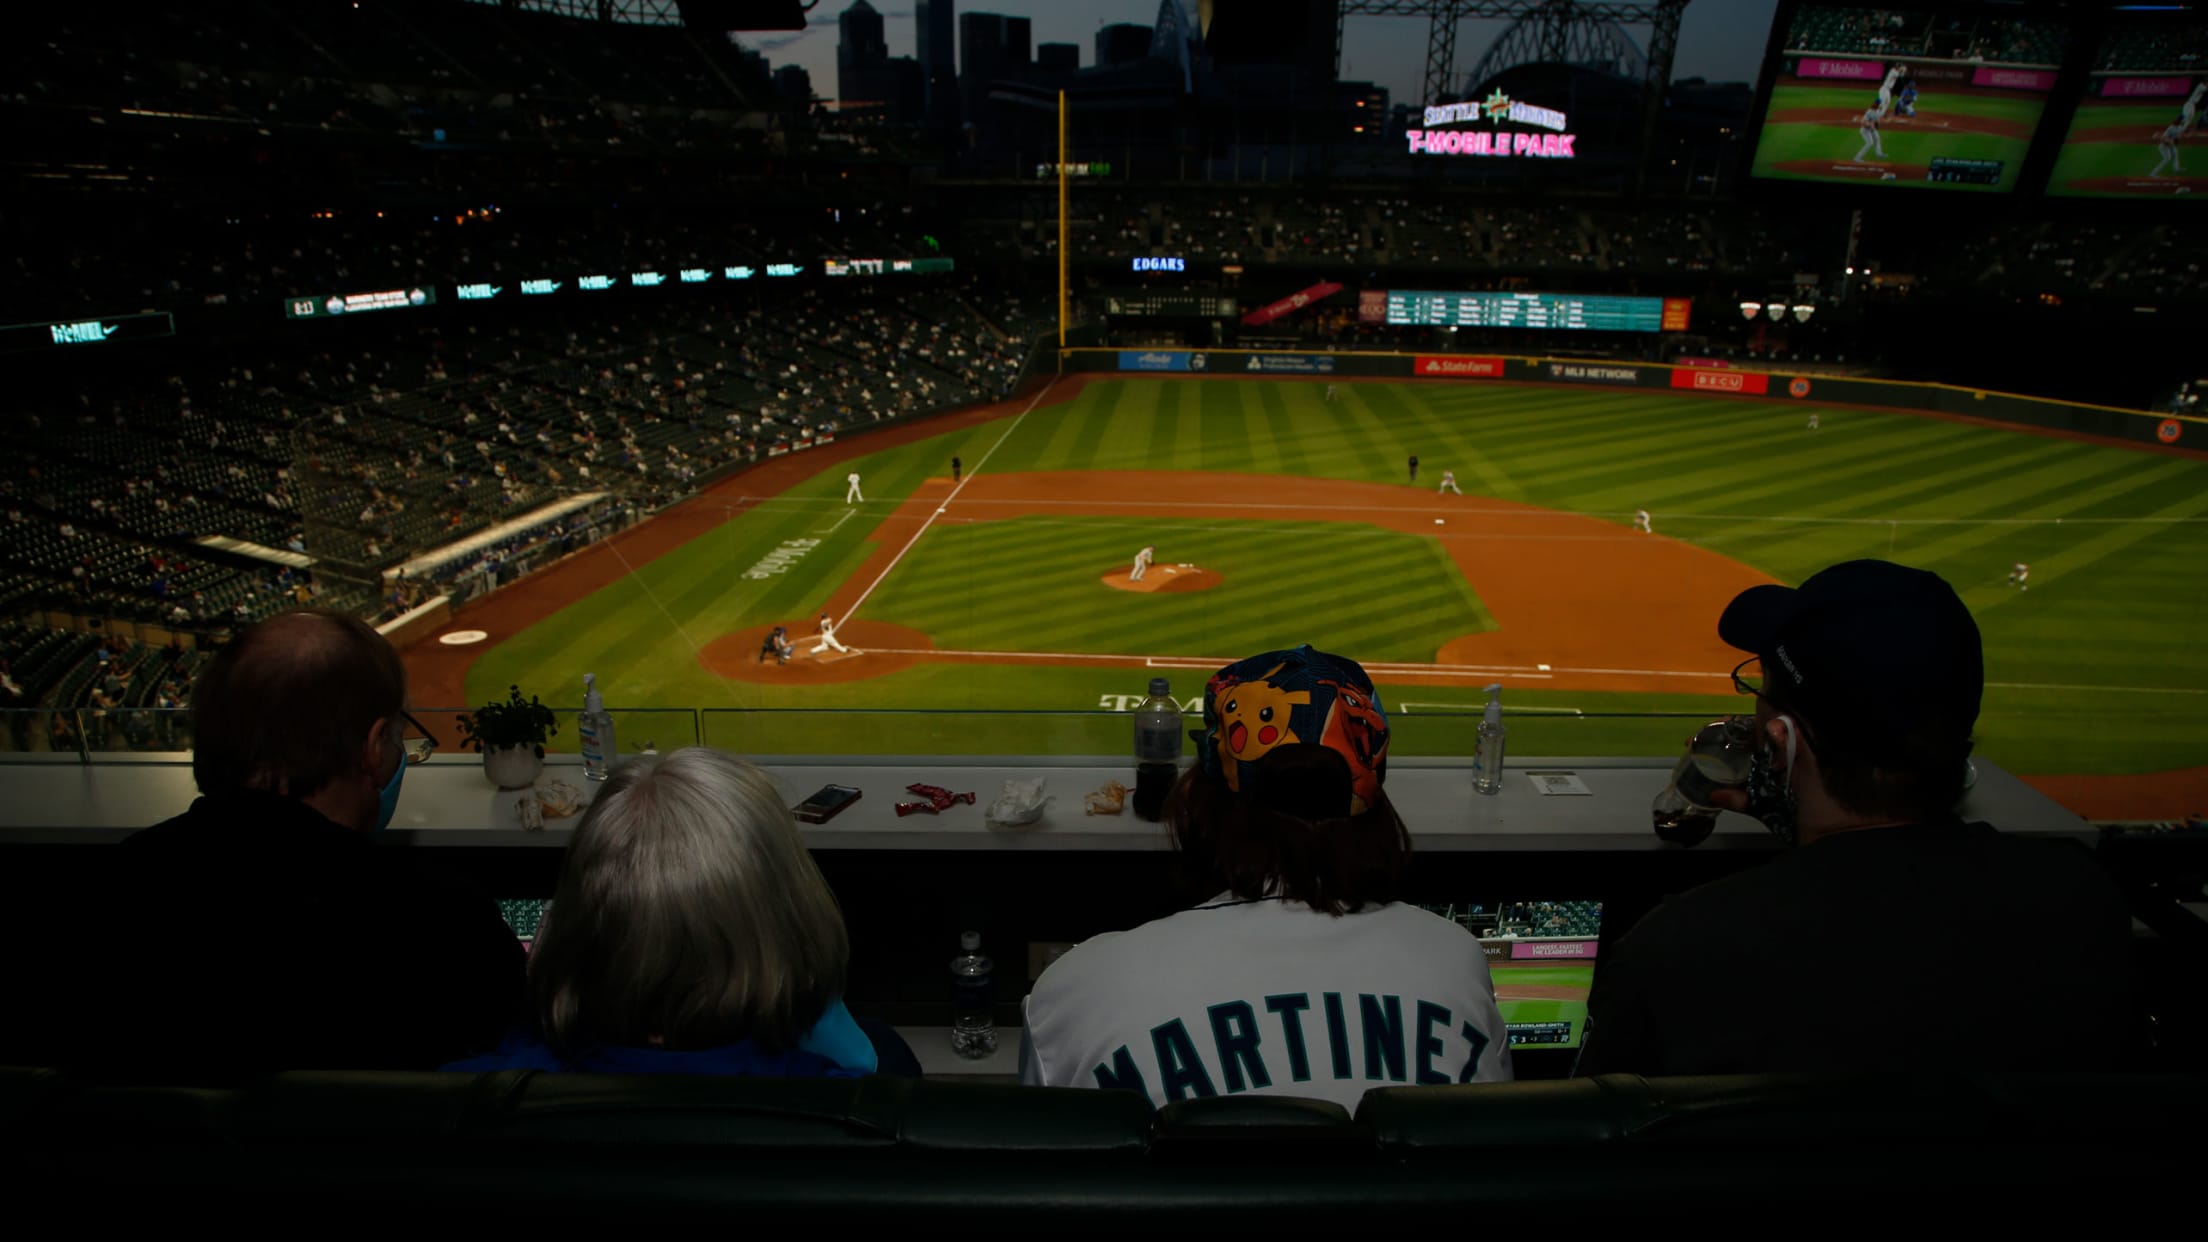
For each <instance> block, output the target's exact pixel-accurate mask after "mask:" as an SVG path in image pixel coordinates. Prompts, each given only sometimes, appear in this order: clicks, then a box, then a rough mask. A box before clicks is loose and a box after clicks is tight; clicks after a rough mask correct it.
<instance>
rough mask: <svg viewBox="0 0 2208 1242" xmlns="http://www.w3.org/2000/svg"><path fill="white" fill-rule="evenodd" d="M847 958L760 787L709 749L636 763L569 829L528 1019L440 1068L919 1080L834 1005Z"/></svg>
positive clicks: (830, 912) (882, 1035)
mask: <svg viewBox="0 0 2208 1242" xmlns="http://www.w3.org/2000/svg"><path fill="white" fill-rule="evenodd" d="M849 953H850V949H849V940H848V939H847V937H846V935H845V933H844V928H843V914H842V912H841V911H840V910H838V909H837V908H836V899H835V895H834V894H832V893H830V892H829V891H828V883H827V881H826V880H825V879H823V878H822V877H821V874H820V868H819V867H818V866H816V865H815V864H814V862H813V859H812V855H810V854H808V853H807V852H806V850H805V840H804V838H803V837H801V836H800V835H798V830H797V821H796V820H795V819H794V818H793V817H792V816H791V814H790V811H789V808H788V807H787V806H785V805H784V803H783V799H782V797H781V795H780V794H779V793H778V792H777V791H776V789H775V787H774V782H773V781H772V780H770V779H769V778H768V777H767V775H766V773H764V772H761V771H760V770H759V769H758V768H755V767H753V766H752V765H750V764H748V763H745V762H743V761H742V760H740V759H737V758H735V757H734V756H732V755H727V754H723V753H721V752H720V751H716V750H708V749H706V748H704V747H696V746H693V747H688V748H685V749H682V750H678V751H675V752H673V753H671V754H668V755H665V756H654V755H645V756H640V757H638V758H636V759H633V760H631V761H629V762H628V763H625V764H623V765H622V766H621V767H620V768H619V769H618V770H616V771H615V772H614V774H613V775H612V777H610V778H609V779H608V780H607V781H606V783H605V785H604V787H603V788H601V789H600V790H599V791H598V794H597V796H596V797H595V798H593V799H592V801H591V804H590V809H589V810H588V811H587V812H585V813H584V815H583V819H582V822H581V823H580V824H578V825H576V828H575V837H574V840H573V841H572V843H570V845H569V846H568V853H567V861H566V863H565V865H564V866H563V867H562V868H561V872H560V882H559V888H558V891H557V893H556V894H555V896H554V897H553V899H552V905H551V907H550V909H549V910H548V912H547V914H546V917H545V921H544V923H543V925H542V926H540V927H539V928H538V930H537V941H536V947H535V949H534V950H533V951H532V953H531V955H530V960H529V994H530V1002H531V1008H532V1009H533V1010H534V1021H533V1023H531V1024H530V1025H528V1026H526V1027H524V1028H522V1029H521V1030H518V1031H516V1032H515V1033H514V1034H512V1035H511V1036H510V1037H509V1038H508V1039H507V1040H506V1042H505V1043H504V1044H503V1045H501V1046H500V1048H499V1050H498V1051H497V1052H496V1053H495V1054H493V1055H490V1056H484V1057H477V1058H474V1059H471V1060H466V1061H460V1062H457V1063H454V1064H452V1065H448V1066H446V1068H447V1069H451V1070H461V1071H481V1070H493V1069H542V1070H576V1071H588V1072H596V1073H616V1074H731V1075H764V1076H772V1077H781V1078H823V1077H826V1078H834V1077H855V1076H859V1075H864V1074H870V1073H873V1072H875V1070H876V1069H877V1067H878V1066H881V1065H882V1064H883V1063H884V1062H888V1063H889V1065H888V1066H886V1067H885V1068H889V1069H890V1070H891V1072H904V1073H906V1074H908V1075H915V1076H916V1075H917V1074H918V1072H919V1066H918V1064H917V1063H916V1062H915V1061H914V1060H913V1059H912V1052H911V1050H910V1049H909V1048H906V1047H905V1046H904V1044H903V1042H902V1041H901V1040H897V1038H896V1036H895V1035H894V1034H893V1033H891V1032H889V1030H888V1028H886V1027H876V1028H874V1029H873V1031H871V1032H870V1031H867V1030H862V1029H861V1028H860V1026H859V1024H858V1023H857V1022H856V1021H855V1020H854V1019H853V1018H852V1017H851V1014H850V1012H849V1011H848V1010H846V1009H845V1008H844V1006H843V1001H842V999H841V997H842V994H843V984H844V971H845V968H846V966H847V963H848V958H849ZM870 1036H871V1037H870ZM877 1042H879V1043H882V1044H884V1045H885V1047H884V1048H883V1052H882V1053H877V1051H876V1045H877ZM884 1054H887V1055H884Z"/></svg>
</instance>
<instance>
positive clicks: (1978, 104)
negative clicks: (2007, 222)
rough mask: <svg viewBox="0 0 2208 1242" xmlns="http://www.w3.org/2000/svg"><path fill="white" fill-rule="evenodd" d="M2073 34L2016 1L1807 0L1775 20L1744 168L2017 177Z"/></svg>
mask: <svg viewBox="0 0 2208 1242" xmlns="http://www.w3.org/2000/svg"><path fill="white" fill-rule="evenodd" d="M2069 41H2070V30H2069V27H2068V25H2067V24H2066V23H2064V22H2063V21H2061V20H2059V19H2055V18H2047V17H2039V16H2032V15H2020V14H2018V13H2016V12H2014V11H2009V12H2001V11H1998V10H1995V11H1986V10H1977V9H1949V8H1926V9H1871V8H1842V7H1838V6H1834V5H1825V4H1802V5H1799V6H1797V7H1796V8H1795V9H1794V10H1793V11H1792V13H1791V14H1790V15H1789V16H1788V17H1786V18H1785V19H1784V20H1782V21H1781V22H1780V23H1779V24H1778V25H1777V26H1776V27H1775V29H1774V37H1773V43H1774V47H1773V56H1772V61H1773V63H1772V66H1771V70H1770V72H1771V75H1772V76H1771V79H1770V82H1771V85H1770V92H1769V97H1768V99H1767V101H1766V103H1765V105H1764V113H1763V126H1762V129H1761V131H1760V133H1759V135H1758V140H1757V143H1756V151H1755V156H1754V159H1753V161H1752V162H1751V165H1750V169H1749V171H1750V173H1751V174H1752V175H1754V176H1756V177H1761V178H1767V179H1771V180H1776V181H1807V182H1828V183H1830V182H1837V183H1843V184H1849V185H1868V186H1881V187H1884V186H1891V187H1895V188H1900V187H1911V188H1916V189H1926V188H1931V189H1944V190H1959V191H1965V192H1975V193H1981V194H1991V193H2004V192H2007V191H2010V190H2014V189H2015V188H2016V184H2017V174H2018V172H2019V170H2020V169H2021V168H2022V166H2023V163H2024V155H2025V152H2026V151H2028V150H2029V149H2030V148H2031V145H2032V136H2033V134H2034V133H2035V132H2036V131H2037V130H2038V128H2039V123H2040V117H2041V115H2042V114H2043V113H2044V112H2045V111H2046V108H2047V100H2048V96H2049V94H2050V92H2052V91H2053V90H2054V88H2055V84H2056V77H2057V74H2058V73H2059V71H2060V69H2061V66H2062V61H2063V57H2064V55H2066V53H2067V51H2068V47H2069Z"/></svg>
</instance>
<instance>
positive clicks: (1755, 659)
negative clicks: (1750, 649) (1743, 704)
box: [1733, 656, 1763, 699]
mask: <svg viewBox="0 0 2208 1242" xmlns="http://www.w3.org/2000/svg"><path fill="white" fill-rule="evenodd" d="M1733 691H1734V693H1736V694H1746V695H1752V696H1754V697H1756V698H1759V699H1760V698H1762V697H1763V659H1762V657H1760V656H1749V657H1748V658H1747V659H1745V660H1742V661H1741V662H1740V663H1739V664H1737V665H1735V666H1734V667H1733Z"/></svg>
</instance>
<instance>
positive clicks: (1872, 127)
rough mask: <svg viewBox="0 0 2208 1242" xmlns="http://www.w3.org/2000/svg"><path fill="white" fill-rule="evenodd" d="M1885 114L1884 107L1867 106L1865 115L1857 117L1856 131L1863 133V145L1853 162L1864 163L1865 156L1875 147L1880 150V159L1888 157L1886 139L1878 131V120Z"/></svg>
mask: <svg viewBox="0 0 2208 1242" xmlns="http://www.w3.org/2000/svg"><path fill="white" fill-rule="evenodd" d="M1885 115H1886V114H1885V112H1884V111H1883V110H1882V109H1879V108H1866V109H1864V112H1863V115H1862V116H1860V117H1857V118H1856V121H1855V132H1856V133H1858V134H1861V135H1863V146H1862V148H1861V149H1860V150H1858V151H1857V152H1856V153H1855V159H1854V160H1853V161H1852V162H1853V163H1857V164H1860V163H1862V162H1863V157H1864V156H1866V155H1869V154H1870V153H1871V152H1872V150H1874V149H1875V150H1877V152H1878V158H1879V160H1884V159H1885V158H1886V140H1885V138H1883V137H1882V136H1881V135H1880V134H1879V132H1878V122H1879V120H1880V118H1882V117H1884V116H1885Z"/></svg>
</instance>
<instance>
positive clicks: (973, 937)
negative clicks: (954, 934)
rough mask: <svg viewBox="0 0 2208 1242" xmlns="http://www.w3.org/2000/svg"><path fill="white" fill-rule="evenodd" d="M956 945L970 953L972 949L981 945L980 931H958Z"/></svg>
mask: <svg viewBox="0 0 2208 1242" xmlns="http://www.w3.org/2000/svg"><path fill="white" fill-rule="evenodd" d="M958 947H959V948H961V949H964V950H965V951H967V952H968V953H971V952H973V951H974V950H976V949H978V948H980V947H981V933H980V932H960V933H959V935H958Z"/></svg>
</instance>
